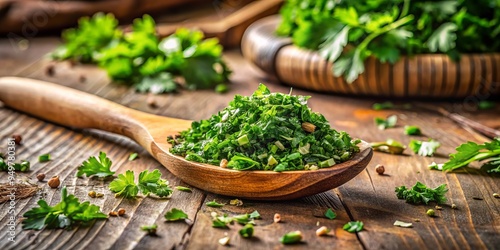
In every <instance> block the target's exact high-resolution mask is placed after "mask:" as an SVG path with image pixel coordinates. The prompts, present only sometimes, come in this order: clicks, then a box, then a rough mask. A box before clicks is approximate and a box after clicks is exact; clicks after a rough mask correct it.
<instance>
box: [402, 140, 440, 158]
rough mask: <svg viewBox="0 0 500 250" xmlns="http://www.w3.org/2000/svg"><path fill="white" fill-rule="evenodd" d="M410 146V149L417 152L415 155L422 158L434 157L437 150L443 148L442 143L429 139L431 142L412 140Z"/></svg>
mask: <svg viewBox="0 0 500 250" xmlns="http://www.w3.org/2000/svg"><path fill="white" fill-rule="evenodd" d="M409 146H410V149H411V150H413V152H415V154H418V155H421V156H432V155H434V152H436V150H437V149H438V148H439V147H440V146H441V143H439V142H438V141H435V140H433V139H429V141H418V140H411V141H410V144H409Z"/></svg>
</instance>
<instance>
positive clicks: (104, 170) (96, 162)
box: [76, 152, 115, 177]
mask: <svg viewBox="0 0 500 250" xmlns="http://www.w3.org/2000/svg"><path fill="white" fill-rule="evenodd" d="M111 164H112V162H111V160H110V159H109V158H108V157H107V156H106V153H104V152H99V159H96V158H95V157H94V156H91V157H89V159H88V160H87V161H84V162H83V163H82V165H81V166H80V167H78V172H77V173H76V176H77V177H82V176H83V175H84V174H85V175H86V176H87V177H90V176H92V175H95V176H97V177H107V176H112V175H113V174H115V172H113V171H111V170H110V168H111Z"/></svg>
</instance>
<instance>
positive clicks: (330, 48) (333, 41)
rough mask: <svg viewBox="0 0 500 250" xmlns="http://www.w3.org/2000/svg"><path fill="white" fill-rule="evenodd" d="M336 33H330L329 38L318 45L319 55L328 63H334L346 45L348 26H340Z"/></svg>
mask: <svg viewBox="0 0 500 250" xmlns="http://www.w3.org/2000/svg"><path fill="white" fill-rule="evenodd" d="M340 28H341V29H340V30H339V31H338V33H334V32H332V33H331V35H330V37H328V38H327V39H326V41H325V42H324V43H323V44H321V45H320V49H319V51H318V52H319V54H320V55H321V56H322V57H323V58H325V59H326V60H328V61H330V62H334V61H336V60H337V59H338V58H339V56H340V55H341V54H342V51H343V50H344V47H345V46H346V45H347V38H348V34H349V29H350V27H349V26H343V27H342V26H341V27H340Z"/></svg>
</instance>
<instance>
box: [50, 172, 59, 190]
mask: <svg viewBox="0 0 500 250" xmlns="http://www.w3.org/2000/svg"><path fill="white" fill-rule="evenodd" d="M60 184H61V180H59V176H57V175H56V176H52V178H50V180H49V181H48V182H47V185H49V187H51V188H57V187H59V185H60Z"/></svg>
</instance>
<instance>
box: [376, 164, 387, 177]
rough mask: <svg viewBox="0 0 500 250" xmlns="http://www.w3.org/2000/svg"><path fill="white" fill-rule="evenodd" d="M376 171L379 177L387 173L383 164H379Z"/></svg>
mask: <svg viewBox="0 0 500 250" xmlns="http://www.w3.org/2000/svg"><path fill="white" fill-rule="evenodd" d="M375 171H377V174H379V175H383V174H384V172H385V168H384V166H383V165H381V164H378V165H377V166H376V167H375Z"/></svg>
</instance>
